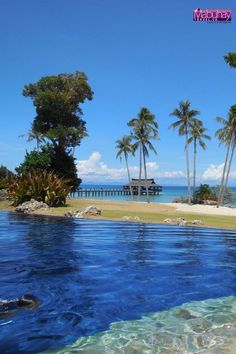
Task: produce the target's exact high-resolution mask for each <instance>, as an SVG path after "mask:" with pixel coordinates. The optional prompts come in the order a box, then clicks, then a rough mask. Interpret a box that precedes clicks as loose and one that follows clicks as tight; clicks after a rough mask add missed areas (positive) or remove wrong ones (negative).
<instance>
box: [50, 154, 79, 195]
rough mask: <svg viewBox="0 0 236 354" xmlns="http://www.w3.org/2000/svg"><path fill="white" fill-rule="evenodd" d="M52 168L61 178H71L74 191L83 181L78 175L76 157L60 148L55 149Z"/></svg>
mask: <svg viewBox="0 0 236 354" xmlns="http://www.w3.org/2000/svg"><path fill="white" fill-rule="evenodd" d="M50 170H52V171H54V172H55V173H56V174H57V175H58V176H59V177H61V178H64V179H67V180H68V179H69V180H71V181H72V185H73V188H72V190H73V191H76V189H78V187H79V185H80V183H81V182H82V181H81V179H80V178H78V176H77V168H76V165H75V158H74V157H73V156H72V155H70V154H67V152H66V151H61V150H60V148H55V149H53V154H52V161H51V166H50Z"/></svg>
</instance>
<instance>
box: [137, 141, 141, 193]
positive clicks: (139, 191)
mask: <svg viewBox="0 0 236 354" xmlns="http://www.w3.org/2000/svg"><path fill="white" fill-rule="evenodd" d="M141 178H142V144H141V143H140V149H139V186H138V200H140V194H141Z"/></svg>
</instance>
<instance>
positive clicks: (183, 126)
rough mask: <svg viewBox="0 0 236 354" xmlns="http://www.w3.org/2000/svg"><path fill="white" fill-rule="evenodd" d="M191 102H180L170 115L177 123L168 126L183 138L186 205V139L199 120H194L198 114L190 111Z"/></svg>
mask: <svg viewBox="0 0 236 354" xmlns="http://www.w3.org/2000/svg"><path fill="white" fill-rule="evenodd" d="M190 105H191V102H190V101H189V100H187V101H181V102H180V103H179V108H175V109H174V110H173V112H172V113H171V114H170V115H171V116H173V117H176V118H177V121H175V122H174V123H172V124H171V125H170V128H172V129H178V134H179V136H185V152H186V169H187V181H188V203H189V204H191V190H190V173H189V151H188V144H189V143H188V139H189V131H190V129H192V128H193V127H194V124H196V122H199V120H198V119H197V118H196V116H197V115H199V114H200V112H199V111H197V110H196V109H190Z"/></svg>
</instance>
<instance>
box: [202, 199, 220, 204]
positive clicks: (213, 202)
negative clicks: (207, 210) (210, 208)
mask: <svg viewBox="0 0 236 354" xmlns="http://www.w3.org/2000/svg"><path fill="white" fill-rule="evenodd" d="M203 204H204V205H217V202H216V201H215V200H208V199H206V200H204V202H203Z"/></svg>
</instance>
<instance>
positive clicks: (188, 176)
mask: <svg viewBox="0 0 236 354" xmlns="http://www.w3.org/2000/svg"><path fill="white" fill-rule="evenodd" d="M185 134H186V146H185V150H186V165H187V180H188V204H189V205H190V204H191V192H190V175H189V156H188V131H187V128H186V133H185Z"/></svg>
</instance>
